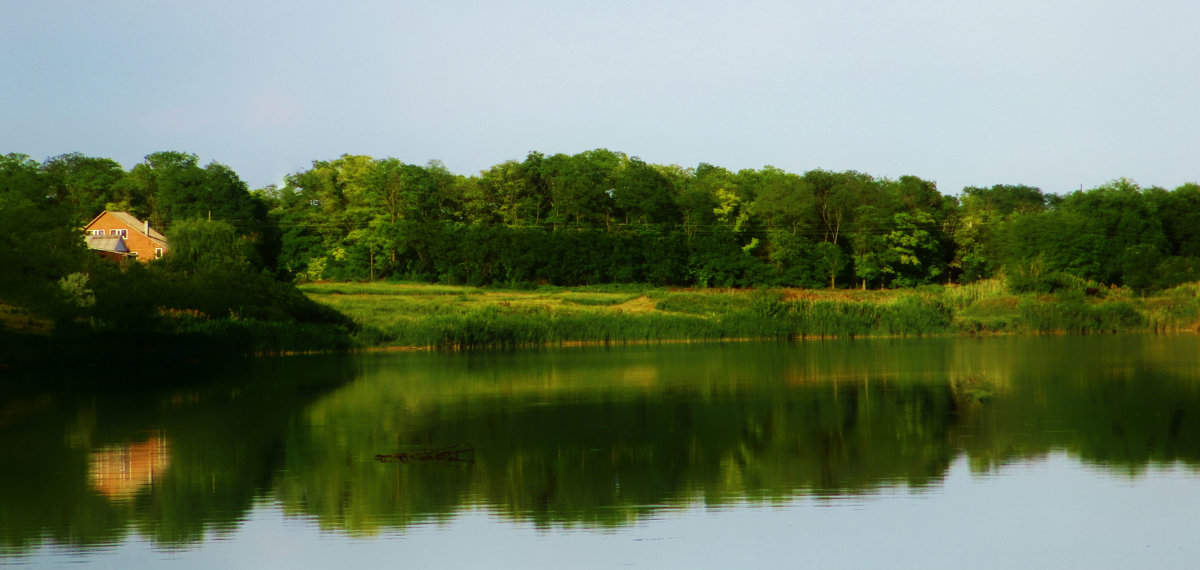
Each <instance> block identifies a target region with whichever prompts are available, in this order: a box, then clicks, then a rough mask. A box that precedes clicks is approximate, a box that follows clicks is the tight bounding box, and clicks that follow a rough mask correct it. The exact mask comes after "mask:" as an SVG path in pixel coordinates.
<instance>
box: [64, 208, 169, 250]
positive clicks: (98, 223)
mask: <svg viewBox="0 0 1200 570" xmlns="http://www.w3.org/2000/svg"><path fill="white" fill-rule="evenodd" d="M144 229H145V228H144V227H134V226H131V225H129V224H127V223H125V222H124V221H123V220H121V218H118V217H116V216H114V215H112V213H110V212H104V213H103V214H100V217H98V218H96V219H95V220H93V221H92V223H90V224H88V226H87V227H86V228H84V229H83V231H84V233H85V234H91V233H92V231H94V230H104V233H105V235H108V234H110V233H111V230H125V247H128V248H129V251H130V252H133V253H137V258H138V261H143V262H145V261H150V260H151V259H154V258H155V256H154V250H155V248H162V250H163V253H164V254H165V253H166V252H167V247H166V245H165V244H162V243H159V242H157V241H155V240H153V239H150V237H149V236H147V235H146V234H144V233H142V230H144Z"/></svg>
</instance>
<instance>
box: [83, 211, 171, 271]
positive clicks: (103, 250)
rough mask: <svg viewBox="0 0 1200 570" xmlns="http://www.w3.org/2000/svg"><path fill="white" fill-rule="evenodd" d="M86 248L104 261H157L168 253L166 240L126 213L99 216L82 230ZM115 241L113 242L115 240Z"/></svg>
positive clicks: (105, 213) (107, 212)
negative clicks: (107, 258)
mask: <svg viewBox="0 0 1200 570" xmlns="http://www.w3.org/2000/svg"><path fill="white" fill-rule="evenodd" d="M83 233H84V238H85V239H87V242H88V248H90V249H93V250H96V251H97V252H99V253H100V255H102V256H104V257H114V258H122V257H133V258H136V259H137V260H139V261H150V260H151V259H158V258H160V257H162V256H163V255H165V254H166V253H167V250H168V247H167V238H166V236H164V235H162V234H161V233H159V232H158V230H156V229H154V228H151V227H150V222H143V221H141V220H139V219H137V218H135V217H133V216H132V215H130V214H129V213H128V212H109V211H104V212H101V213H100V215H99V216H96V218H95V219H93V220H92V221H91V222H89V223H88V225H86V226H84V228H83ZM114 238H115V239H114Z"/></svg>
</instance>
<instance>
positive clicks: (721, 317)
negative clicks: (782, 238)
mask: <svg viewBox="0 0 1200 570" xmlns="http://www.w3.org/2000/svg"><path fill="white" fill-rule="evenodd" d="M301 290H303V291H304V292H305V294H307V295H308V296H309V297H311V298H312V299H314V300H316V301H318V302H321V303H324V304H326V305H329V306H331V307H333V308H334V309H337V310H339V311H341V312H343V313H345V314H347V315H349V316H350V317H351V318H353V319H354V320H355V321H357V322H358V323H360V324H362V325H363V331H362V332H361V333H359V338H358V341H359V343H360V344H362V345H365V346H406V347H443V348H467V347H477V346H532V345H546V344H569V343H588V342H631V341H632V342H636V341H684V340H721V339H733V338H763V339H767V338H829V337H843V338H844V337H861V336H918V335H935V334H963V333H966V334H992V333H1034V334H1038V333H1109V332H1119V331H1140V330H1157V331H1178V330H1195V329H1196V326H1197V322H1198V321H1200V300H1198V294H1200V286H1197V285H1195V284H1191V285H1184V286H1181V287H1178V288H1175V289H1172V290H1169V291H1165V292H1163V293H1160V294H1158V295H1156V296H1153V297H1149V298H1140V297H1136V296H1134V295H1133V294H1132V293H1130V292H1129V291H1128V290H1122V289H1096V290H1091V289H1089V290H1088V291H1087V292H1085V291H1083V290H1080V291H1077V292H1061V293H1059V294H1056V295H1036V294H1024V295H1017V294H1013V293H1010V292H1009V291H1008V290H1007V288H1006V287H1005V285H1004V283H1003V281H1000V280H991V281H984V282H980V283H975V284H972V285H967V286H961V287H958V286H928V287H922V288H917V289H904V290H884V291H861V290H808V289H803V290H802V289H765V290H764V289H759V290H718V289H700V290H679V289H663V288H654V287H649V286H638V285H607V286H590V287H569V288H567V287H541V288H538V289H534V290H504V289H481V288H475V287H465V286H447V285H427V284H409V283H313V284H306V285H302V286H301Z"/></svg>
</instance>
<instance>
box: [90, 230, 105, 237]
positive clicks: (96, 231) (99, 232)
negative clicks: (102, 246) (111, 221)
mask: <svg viewBox="0 0 1200 570" xmlns="http://www.w3.org/2000/svg"><path fill="white" fill-rule="evenodd" d="M92 235H94V236H102V235H104V230H92Z"/></svg>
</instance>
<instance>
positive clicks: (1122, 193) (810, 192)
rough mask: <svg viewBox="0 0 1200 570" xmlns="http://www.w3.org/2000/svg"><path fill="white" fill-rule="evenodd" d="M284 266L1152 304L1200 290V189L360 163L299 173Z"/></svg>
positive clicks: (603, 156)
mask: <svg viewBox="0 0 1200 570" xmlns="http://www.w3.org/2000/svg"><path fill="white" fill-rule="evenodd" d="M270 196H271V197H272V198H274V199H275V200H276V202H275V203H274V204H273V206H274V208H273V209H272V210H271V213H270V216H271V220H272V221H273V222H274V223H275V225H277V226H278V228H279V230H280V235H281V238H280V243H281V253H280V256H279V258H278V259H279V269H280V270H281V271H283V272H286V273H290V274H293V275H297V276H300V277H301V278H305V279H310V280H320V279H333V280H349V279H355V280H377V279H385V278H400V279H407V280H418V281H430V282H441V283H466V284H474V285H507V286H521V285H524V284H533V283H548V284H555V285H578V284H589V283H627V282H642V283H651V284H655V285H675V286H700V287H731V286H732V287H740V286H753V285H776V286H798V287H810V288H813V287H825V286H832V287H838V286H861V287H864V288H867V287H871V288H876V287H905V286H914V285H920V284H926V283H939V282H941V283H945V282H958V283H969V282H973V281H976V280H980V279H986V278H990V277H995V276H1000V275H1007V276H1008V277H1010V278H1012V279H1013V280H1014V282H1015V284H1016V286H1017V287H1018V288H1019V289H1026V290H1043V291H1053V290H1055V289H1057V288H1059V286H1058V285H1057V284H1058V283H1061V282H1062V281H1063V280H1064V279H1067V278H1069V277H1072V276H1073V277H1076V278H1081V279H1085V280H1090V281H1094V282H1096V283H1098V284H1106V285H1128V286H1131V287H1133V288H1135V289H1138V290H1145V289H1151V288H1165V287H1170V286H1173V285H1176V284H1179V283H1182V282H1185V281H1191V280H1195V279H1197V278H1200V233H1198V232H1200V230H1198V228H1200V225H1198V224H1196V223H1193V222H1195V221H1200V220H1192V219H1191V218H1194V217H1196V216H1200V213H1197V212H1200V209H1198V208H1197V207H1198V206H1200V186H1197V185H1195V184H1186V185H1184V186H1181V187H1179V188H1178V189H1176V190H1174V191H1166V190H1163V189H1160V188H1149V189H1141V188H1139V187H1138V186H1137V185H1136V184H1134V183H1133V182H1131V181H1129V180H1124V179H1122V180H1117V181H1114V182H1112V183H1111V184H1108V185H1105V186H1102V187H1099V188H1095V189H1092V190H1088V191H1079V192H1075V193H1072V194H1069V195H1067V196H1057V195H1053V194H1046V193H1043V192H1042V191H1041V190H1040V189H1037V188H1031V187H1027V186H1012V185H996V186H993V187H991V188H966V189H964V190H963V192H962V195H961V197H957V198H956V197H950V196H943V195H942V194H940V193H939V192H938V190H937V188H936V185H935V184H934V183H933V182H930V181H927V180H923V179H921V178H918V177H915V176H903V177H901V178H900V179H899V180H887V179H877V178H874V177H871V176H869V175H866V174H862V173H858V172H852V171H847V172H828V171H824V170H813V171H809V172H806V173H804V174H794V173H789V172H785V171H783V170H780V169H777V168H774V167H770V166H767V167H764V168H762V169H760V170H742V171H739V172H736V173H735V172H730V171H729V170H726V169H724V168H720V167H716V166H712V165H708V164H701V165H699V166H698V167H696V168H694V169H683V168H680V167H677V166H661V165H653V164H648V163H646V162H643V161H642V160H640V159H638V158H637V157H628V156H626V155H624V154H620V153H615V152H611V151H608V150H603V149H601V150H593V151H588V152H583V153H580V154H576V155H573V156H570V155H565V154H556V155H553V156H545V155H543V154H540V153H536V152H535V153H530V154H529V155H528V156H527V157H526V158H525V160H524V161H522V162H516V161H508V162H505V163H502V164H499V165H496V166H493V167H492V168H489V169H488V170H485V171H483V172H481V173H480V174H479V175H477V176H471V177H463V176H455V175H453V174H451V173H449V172H447V170H446V169H445V167H444V166H442V165H441V164H439V163H436V162H433V163H430V164H429V165H427V166H424V167H422V166H416V165H409V164H404V163H401V162H399V161H397V160H395V159H382V160H379V159H373V158H371V157H367V156H350V155H346V156H342V157H341V158H338V159H336V160H332V161H317V162H314V163H313V166H312V168H310V169H309V170H307V171H304V172H301V173H298V174H295V175H293V176H290V177H288V179H287V184H286V185H285V186H284V187H283V188H281V189H271V192H270Z"/></svg>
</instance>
